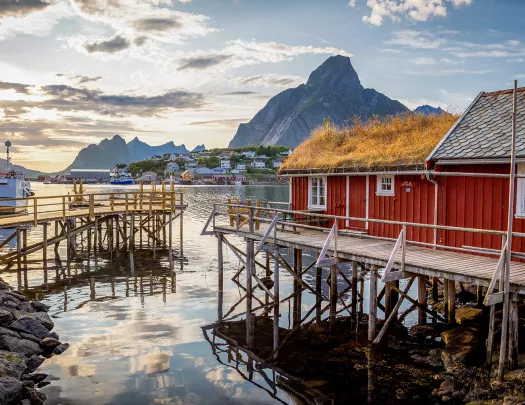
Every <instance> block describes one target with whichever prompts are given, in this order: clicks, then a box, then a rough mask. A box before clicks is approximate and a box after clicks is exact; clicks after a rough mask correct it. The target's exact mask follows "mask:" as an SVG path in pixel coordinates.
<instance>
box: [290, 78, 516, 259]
mask: <svg viewBox="0 0 525 405" xmlns="http://www.w3.org/2000/svg"><path fill="white" fill-rule="evenodd" d="M512 96H513V91H512V90H503V91H497V92H492V93H485V92H481V93H480V94H479V95H478V96H477V97H476V98H475V100H474V101H473V102H472V103H471V105H470V106H469V107H468V108H467V110H466V111H465V112H464V113H463V115H462V116H461V117H460V118H459V119H458V120H457V121H456V123H455V124H454V125H453V126H452V128H450V130H449V131H448V132H447V133H446V134H445V135H444V137H443V138H442V140H441V141H440V142H439V143H438V144H437V145H436V146H435V148H434V150H433V151H432V152H431V153H430V154H429V156H428V158H427V159H426V161H422V162H420V164H419V165H416V166H414V165H411V166H396V167H395V168H391V169H390V170H381V171H377V170H376V171H371V170H368V171H367V168H366V167H359V166H357V167H356V166H352V168H348V167H339V168H331V169H329V170H319V169H300V170H299V169H294V168H293V166H292V167H291V168H287V169H285V170H284V171H283V172H282V174H283V175H287V176H290V177H291V203H292V208H291V209H292V210H301V211H312V212H319V213H324V214H329V215H340V216H346V217H358V218H364V219H365V220H343V219H341V220H338V228H339V229H349V230H354V231H362V232H366V233H367V234H368V235H372V236H380V237H389V238H397V237H398V235H399V232H400V226H399V225H391V224H381V223H375V222H367V221H366V219H379V220H393V221H403V222H414V223H424V224H438V225H446V226H456V227H465V228H477V229H491V230H506V227H507V215H508V198H509V179H508V177H507V178H502V177H499V178H497V177H480V176H476V175H475V174H474V173H492V174H506V175H508V174H509V173H510V147H511V146H510V143H511V125H512V122H511V115H512ZM517 97H518V103H517V144H516V155H517V164H518V169H517V171H518V174H525V125H524V124H525V88H520V89H518V93H517ZM443 172H454V173H458V172H461V173H465V175H454V176H445V175H443ZM515 207H516V210H515V220H514V231H515V232H525V179H521V178H518V179H517V189H516V203H515ZM332 224H333V220H332V221H331V223H326V226H331V225H332ZM407 239H408V240H411V241H419V242H426V243H436V244H439V245H446V246H454V247H482V248H491V249H496V250H500V249H501V237H500V236H498V235H482V234H480V233H471V232H463V231H445V230H438V231H436V232H435V231H434V230H433V229H429V228H417V227H408V228H407ZM512 250H513V251H518V252H525V238H522V237H515V238H513V246H512Z"/></svg>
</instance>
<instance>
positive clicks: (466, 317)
mask: <svg viewBox="0 0 525 405" xmlns="http://www.w3.org/2000/svg"><path fill="white" fill-rule="evenodd" d="M482 315H483V310H482V309H481V308H474V307H467V306H465V307H461V308H458V309H456V322H457V323H458V324H460V325H465V324H472V323H475V322H476V321H478V320H479V318H481V317H482Z"/></svg>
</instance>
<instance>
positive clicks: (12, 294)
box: [2, 291, 27, 302]
mask: <svg viewBox="0 0 525 405" xmlns="http://www.w3.org/2000/svg"><path fill="white" fill-rule="evenodd" d="M2 294H4V295H8V296H10V297H12V298H14V299H16V300H17V301H20V302H26V301H27V298H26V297H25V295H23V294H20V293H18V292H15V291H3V292H2Z"/></svg>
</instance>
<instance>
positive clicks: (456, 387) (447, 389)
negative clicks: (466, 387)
mask: <svg viewBox="0 0 525 405" xmlns="http://www.w3.org/2000/svg"><path fill="white" fill-rule="evenodd" d="M462 389H463V385H462V384H461V383H459V382H457V381H454V380H450V379H446V380H445V381H443V382H442V383H441V385H440V386H439V390H438V392H437V394H438V395H439V396H443V395H447V396H451V397H458V396H459V393H460V392H461V390H462Z"/></svg>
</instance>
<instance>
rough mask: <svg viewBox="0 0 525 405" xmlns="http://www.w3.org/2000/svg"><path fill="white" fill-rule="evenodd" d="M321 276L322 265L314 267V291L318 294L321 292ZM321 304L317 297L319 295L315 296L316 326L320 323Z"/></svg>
mask: <svg viewBox="0 0 525 405" xmlns="http://www.w3.org/2000/svg"><path fill="white" fill-rule="evenodd" d="M322 278H323V268H322V267H316V269H315V291H316V292H317V294H318V295H322V294H323V289H322V281H323V280H322ZM321 305H322V301H321V300H320V299H319V297H316V303H315V323H316V324H317V326H319V325H321V311H322V309H321Z"/></svg>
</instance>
